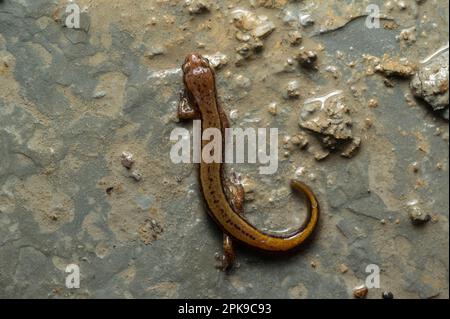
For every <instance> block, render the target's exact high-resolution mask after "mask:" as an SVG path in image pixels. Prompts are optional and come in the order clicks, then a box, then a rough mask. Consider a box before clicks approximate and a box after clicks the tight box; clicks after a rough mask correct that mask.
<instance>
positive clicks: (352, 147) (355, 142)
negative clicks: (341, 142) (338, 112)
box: [341, 137, 361, 158]
mask: <svg viewBox="0 0 450 319" xmlns="http://www.w3.org/2000/svg"><path fill="white" fill-rule="evenodd" d="M360 146H361V138H359V137H354V138H353V139H352V141H351V142H350V144H348V145H347V147H346V148H345V149H344V151H343V152H342V153H341V156H343V157H346V158H352V157H353V156H355V154H356V152H357V151H358V149H359V147H360Z"/></svg>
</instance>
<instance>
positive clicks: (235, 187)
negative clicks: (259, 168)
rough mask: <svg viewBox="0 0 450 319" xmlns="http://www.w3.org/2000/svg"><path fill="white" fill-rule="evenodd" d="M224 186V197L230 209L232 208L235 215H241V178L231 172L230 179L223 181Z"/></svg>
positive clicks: (243, 196)
mask: <svg viewBox="0 0 450 319" xmlns="http://www.w3.org/2000/svg"><path fill="white" fill-rule="evenodd" d="M224 186H225V187H224V190H225V195H226V196H227V199H228V202H229V203H230V206H231V208H233V210H234V211H235V212H236V213H237V214H239V215H242V214H243V213H244V201H245V191H244V187H243V186H242V182H241V178H240V177H239V176H238V175H237V174H236V173H235V172H233V173H232V174H231V177H229V178H227V179H226V180H225V185H224Z"/></svg>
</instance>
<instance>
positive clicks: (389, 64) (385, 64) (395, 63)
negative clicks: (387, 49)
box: [375, 57, 416, 78]
mask: <svg viewBox="0 0 450 319" xmlns="http://www.w3.org/2000/svg"><path fill="white" fill-rule="evenodd" d="M375 71H377V72H380V73H383V74H384V75H385V76H388V77H393V76H397V77H402V78H407V77H411V76H413V75H414V74H415V73H416V66H415V65H413V64H412V63H410V62H409V61H407V60H405V61H399V60H394V59H391V58H388V57H384V58H383V60H382V61H381V62H380V63H379V64H378V65H377V66H375Z"/></svg>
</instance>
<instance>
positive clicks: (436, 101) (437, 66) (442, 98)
mask: <svg viewBox="0 0 450 319" xmlns="http://www.w3.org/2000/svg"><path fill="white" fill-rule="evenodd" d="M448 57H449V54H448V50H447V51H446V52H445V53H442V54H440V55H438V56H436V57H434V58H433V59H431V60H430V61H428V62H427V63H424V65H422V66H421V68H420V69H419V70H418V71H417V74H416V75H415V76H414V78H413V79H412V80H411V84H410V85H411V89H412V91H413V93H414V95H415V96H417V97H420V98H422V99H424V100H425V101H427V103H428V104H430V105H431V107H432V108H433V110H434V111H439V110H443V109H446V108H448V96H449V82H448V81H449V78H448Z"/></svg>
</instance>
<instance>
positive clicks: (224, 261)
mask: <svg viewBox="0 0 450 319" xmlns="http://www.w3.org/2000/svg"><path fill="white" fill-rule="evenodd" d="M235 259H236V254H235V252H234V245H233V240H232V239H231V237H230V236H228V235H227V234H225V233H224V234H223V255H222V256H220V257H219V261H220V265H219V266H218V268H219V269H220V270H222V271H229V270H231V268H233V265H234V260H235Z"/></svg>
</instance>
